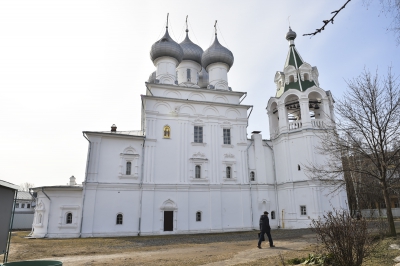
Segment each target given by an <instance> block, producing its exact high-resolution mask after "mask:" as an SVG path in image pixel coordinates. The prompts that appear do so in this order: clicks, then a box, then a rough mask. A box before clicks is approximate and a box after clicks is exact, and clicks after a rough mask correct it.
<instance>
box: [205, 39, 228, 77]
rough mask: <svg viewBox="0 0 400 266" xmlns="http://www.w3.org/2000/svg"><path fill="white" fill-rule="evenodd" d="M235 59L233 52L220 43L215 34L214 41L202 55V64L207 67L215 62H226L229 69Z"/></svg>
mask: <svg viewBox="0 0 400 266" xmlns="http://www.w3.org/2000/svg"><path fill="white" fill-rule="evenodd" d="M233 61H234V58H233V54H232V52H231V51H229V50H228V49H227V48H225V47H224V46H222V45H221V44H220V43H219V41H218V38H217V35H215V40H214V43H213V44H212V45H211V46H210V47H209V48H208V49H207V50H205V51H204V53H203V56H202V57H201V64H202V66H203V67H204V68H205V69H207V67H208V66H209V65H211V64H213V63H225V64H227V65H228V70H229V69H230V68H231V67H232V65H233Z"/></svg>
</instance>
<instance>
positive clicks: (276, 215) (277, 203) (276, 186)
mask: <svg viewBox="0 0 400 266" xmlns="http://www.w3.org/2000/svg"><path fill="white" fill-rule="evenodd" d="M265 144H267V146H268V148H270V149H271V152H272V168H273V169H274V183H275V184H274V187H275V201H276V208H277V210H276V214H275V217H278V228H280V227H281V219H280V216H279V201H278V182H277V180H276V168H275V154H274V150H273V149H272V147H271V146H269V144H268V142H265ZM282 219H283V210H282Z"/></svg>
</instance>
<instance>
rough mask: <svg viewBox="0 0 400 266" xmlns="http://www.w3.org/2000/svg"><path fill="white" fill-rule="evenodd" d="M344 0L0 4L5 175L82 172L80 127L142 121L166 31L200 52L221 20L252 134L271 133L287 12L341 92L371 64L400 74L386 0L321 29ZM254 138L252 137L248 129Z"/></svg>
mask: <svg viewBox="0 0 400 266" xmlns="http://www.w3.org/2000/svg"><path fill="white" fill-rule="evenodd" d="M342 2H343V3H344V2H345V0H335V1H323V0H303V1H298V0H290V1H289V0H286V1H283V0H282V1H272V0H268V1H267V0H260V1H255V0H254V1H253V0H247V1H243V0H242V1H233V0H227V1H217V0H212V1H205V0H203V1H187V0H186V1H167V0H161V1H156V0H152V1H116V0H109V1H99V0H95V1H83V0H79V1H73V0H68V1H56V0H49V1H34V0H28V1H19V0H10V1H7V0H2V1H0V123H1V129H0V179H2V180H6V181H9V182H12V183H14V184H21V183H23V182H30V183H34V184H35V185H36V186H43V185H62V184H66V183H67V182H68V180H69V177H70V176H71V175H74V176H75V177H76V178H77V181H78V182H79V183H81V182H82V181H84V176H85V166H86V156H87V148H88V142H87V140H86V139H85V138H84V137H83V136H82V131H104V130H109V129H110V126H111V125H112V124H116V125H117V127H118V130H138V129H140V94H145V86H144V82H145V81H146V80H147V79H148V76H149V75H150V73H151V72H153V71H154V70H155V67H154V66H153V64H152V62H151V60H150V58H149V50H150V47H151V45H152V44H153V43H154V42H155V41H157V40H158V39H159V38H160V37H161V36H162V33H163V32H164V30H165V21H166V15H167V13H168V12H169V13H170V16H169V17H170V34H171V36H172V38H173V39H174V40H175V41H178V42H181V41H182V40H183V38H184V29H185V28H184V27H185V17H186V15H189V24H190V28H189V30H190V32H189V34H190V38H191V39H192V41H193V42H195V43H197V44H198V45H200V46H201V47H202V48H203V49H204V50H205V49H207V48H208V47H209V45H210V44H211V42H212V37H213V30H214V28H213V25H214V21H215V20H218V24H219V28H220V31H219V36H220V37H219V40H220V42H221V43H222V44H223V45H224V46H226V47H228V48H229V49H230V50H231V51H232V52H233V55H234V57H235V62H234V64H233V67H232V68H231V70H230V72H229V73H228V80H229V86H230V87H232V89H233V90H235V91H247V92H248V96H247V98H246V99H245V100H244V101H243V104H246V105H254V110H253V112H252V114H251V116H250V121H249V127H248V130H247V132H248V134H249V133H250V132H252V131H253V130H261V131H262V134H263V138H269V126H268V117H267V114H266V111H265V107H266V105H267V102H268V99H269V98H270V97H272V96H274V94H275V88H276V87H275V84H274V75H275V72H276V71H282V70H283V65H284V62H285V59H286V55H287V52H288V43H287V41H286V40H285V34H286V32H287V30H288V16H290V23H291V26H292V29H293V30H294V31H295V32H297V39H296V40H295V44H296V47H297V49H298V51H299V53H300V54H301V56H302V57H303V59H304V60H305V61H306V62H308V63H310V64H311V65H312V66H317V67H318V70H319V74H320V76H319V81H320V85H321V87H322V88H323V89H324V90H330V91H331V92H332V93H333V95H334V97H335V98H338V97H341V96H342V93H343V91H344V90H345V89H346V82H345V80H348V79H351V78H354V77H356V76H358V75H359V74H360V73H361V72H362V71H363V69H364V68H367V69H370V70H371V71H373V72H375V70H376V69H378V71H379V72H380V73H382V74H384V73H386V71H387V68H388V66H390V65H391V66H392V67H393V71H394V72H395V73H396V74H400V60H399V59H400V47H398V46H396V42H395V36H394V35H393V33H392V32H390V31H387V28H388V26H389V25H390V22H391V20H390V18H387V17H385V15H384V14H382V13H381V12H380V11H381V9H380V6H379V4H378V3H379V1H375V2H377V3H375V5H371V6H369V7H366V6H365V5H363V1H362V0H353V1H351V2H350V4H349V5H348V6H347V7H346V9H344V10H343V11H342V12H341V13H340V14H339V15H338V16H337V18H336V20H335V24H333V25H329V26H328V27H327V28H326V30H325V31H324V32H323V33H322V34H318V35H317V36H315V37H313V38H309V37H303V36H302V34H304V33H309V32H311V31H314V30H315V29H316V28H318V27H320V26H321V25H322V20H324V19H328V18H330V16H331V14H330V13H331V12H332V11H333V10H336V9H338V8H339V7H340V6H341V5H342V4H343V3H342ZM249 136H250V134H249Z"/></svg>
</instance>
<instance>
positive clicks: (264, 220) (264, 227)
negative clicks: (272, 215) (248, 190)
mask: <svg viewBox="0 0 400 266" xmlns="http://www.w3.org/2000/svg"><path fill="white" fill-rule="evenodd" d="M260 230H261V233H260V238H259V239H258V245H257V247H258V248H261V241H262V239H263V238H264V234H267V236H268V241H269V246H270V247H271V248H272V247H275V246H274V242H272V237H271V227H270V226H269V219H268V212H267V211H265V212H264V215H261V217H260Z"/></svg>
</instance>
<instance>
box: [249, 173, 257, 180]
mask: <svg viewBox="0 0 400 266" xmlns="http://www.w3.org/2000/svg"><path fill="white" fill-rule="evenodd" d="M254 180H256V178H255V174H254V172H253V171H251V172H250V181H254Z"/></svg>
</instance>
